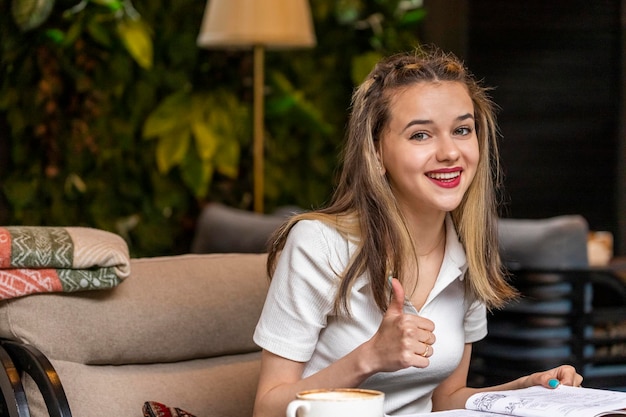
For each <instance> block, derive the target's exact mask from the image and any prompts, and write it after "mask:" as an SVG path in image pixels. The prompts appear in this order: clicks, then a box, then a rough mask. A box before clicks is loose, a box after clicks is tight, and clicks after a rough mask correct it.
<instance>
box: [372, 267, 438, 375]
mask: <svg viewBox="0 0 626 417" xmlns="http://www.w3.org/2000/svg"><path fill="white" fill-rule="evenodd" d="M391 286H392V290H393V294H392V299H391V302H390V303H389V308H388V309H387V311H386V312H385V316H384V317H383V321H382V323H381V324H380V327H379V328H378V331H377V332H376V334H375V335H374V336H373V337H372V338H371V339H370V340H369V341H368V342H366V345H368V348H367V351H368V354H369V355H370V358H369V360H370V361H371V362H370V363H371V364H372V365H373V367H374V368H375V372H394V371H397V370H400V369H404V368H408V367H409V366H415V367H418V368H425V367H427V366H428V364H429V363H430V362H429V360H428V358H429V357H431V356H432V355H433V347H432V344H433V343H435V335H434V334H433V330H434V329H435V324H434V323H433V322H432V321H431V320H428V319H427V318H424V317H420V316H416V315H414V314H405V313H404V289H403V288H402V285H401V284H400V281H398V280H397V279H395V278H394V279H392V280H391Z"/></svg>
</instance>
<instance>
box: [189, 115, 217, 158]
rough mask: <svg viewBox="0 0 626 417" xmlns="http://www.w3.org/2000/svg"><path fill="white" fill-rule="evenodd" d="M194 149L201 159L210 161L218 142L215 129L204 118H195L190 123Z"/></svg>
mask: <svg viewBox="0 0 626 417" xmlns="http://www.w3.org/2000/svg"><path fill="white" fill-rule="evenodd" d="M191 131H192V132H193V136H194V139H195V142H196V149H197V151H198V155H199V156H200V159H201V160H202V161H210V160H211V159H213V156H214V155H215V151H216V150H217V144H218V142H219V138H218V136H217V135H216V134H215V131H214V130H213V128H212V127H211V125H209V124H208V123H207V121H205V120H196V121H194V122H193V123H192V125H191Z"/></svg>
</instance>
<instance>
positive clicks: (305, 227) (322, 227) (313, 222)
mask: <svg viewBox="0 0 626 417" xmlns="http://www.w3.org/2000/svg"><path fill="white" fill-rule="evenodd" d="M289 236H290V237H296V238H298V239H305V240H308V241H311V240H318V239H326V240H328V239H332V240H335V239H337V238H338V237H340V236H341V235H340V233H339V231H338V230H337V228H336V227H335V226H333V225H331V224H329V223H328V222H326V221H324V220H321V219H302V220H298V222H297V223H295V224H294V225H293V227H292V228H291V231H290V232H289Z"/></svg>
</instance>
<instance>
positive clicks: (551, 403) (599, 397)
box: [465, 385, 626, 417]
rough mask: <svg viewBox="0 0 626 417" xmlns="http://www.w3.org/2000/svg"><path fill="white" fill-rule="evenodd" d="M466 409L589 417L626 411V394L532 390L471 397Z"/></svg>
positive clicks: (526, 416)
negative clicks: (614, 411) (621, 410)
mask: <svg viewBox="0 0 626 417" xmlns="http://www.w3.org/2000/svg"><path fill="white" fill-rule="evenodd" d="M465 407H466V408H467V409H472V410H480V411H487V412H490V413H498V414H505V415H512V416H517V417H592V416H599V415H603V413H604V412H607V411H613V410H620V409H625V408H626V392H619V391H609V390H599V389H592V388H576V387H570V386H566V385H560V386H559V387H558V388H556V389H549V388H544V387H540V386H535V387H530V388H524V389H519V390H510V391H493V392H482V393H479V394H474V395H472V396H471V397H470V398H469V399H468V400H467V402H466V403H465ZM621 413H623V412H617V414H621ZM612 414H615V413H612ZM624 414H626V413H624Z"/></svg>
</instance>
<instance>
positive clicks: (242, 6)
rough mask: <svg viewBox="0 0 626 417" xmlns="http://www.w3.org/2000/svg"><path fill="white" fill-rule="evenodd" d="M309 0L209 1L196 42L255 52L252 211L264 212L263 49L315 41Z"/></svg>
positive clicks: (299, 45) (308, 45)
mask: <svg viewBox="0 0 626 417" xmlns="http://www.w3.org/2000/svg"><path fill="white" fill-rule="evenodd" d="M315 42H316V40H315V32H314V30H313V22H312V19H311V10H310V8H309V3H308V0H208V1H207V5H206V8H205V10H204V18H203V21H202V27H201V29H200V34H199V35H198V40H197V43H198V46H200V47H203V48H222V49H224V48H252V49H253V51H254V126H253V127H254V139H253V144H254V145H253V157H254V160H253V169H254V171H253V172H254V211H256V212H259V213H262V212H263V197H264V191H263V188H264V159H265V158H264V154H263V153H264V130H265V127H264V96H263V91H264V86H265V76H264V67H265V62H264V61H265V49H266V48H285V49H286V48H305V47H312V46H314V45H315Z"/></svg>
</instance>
